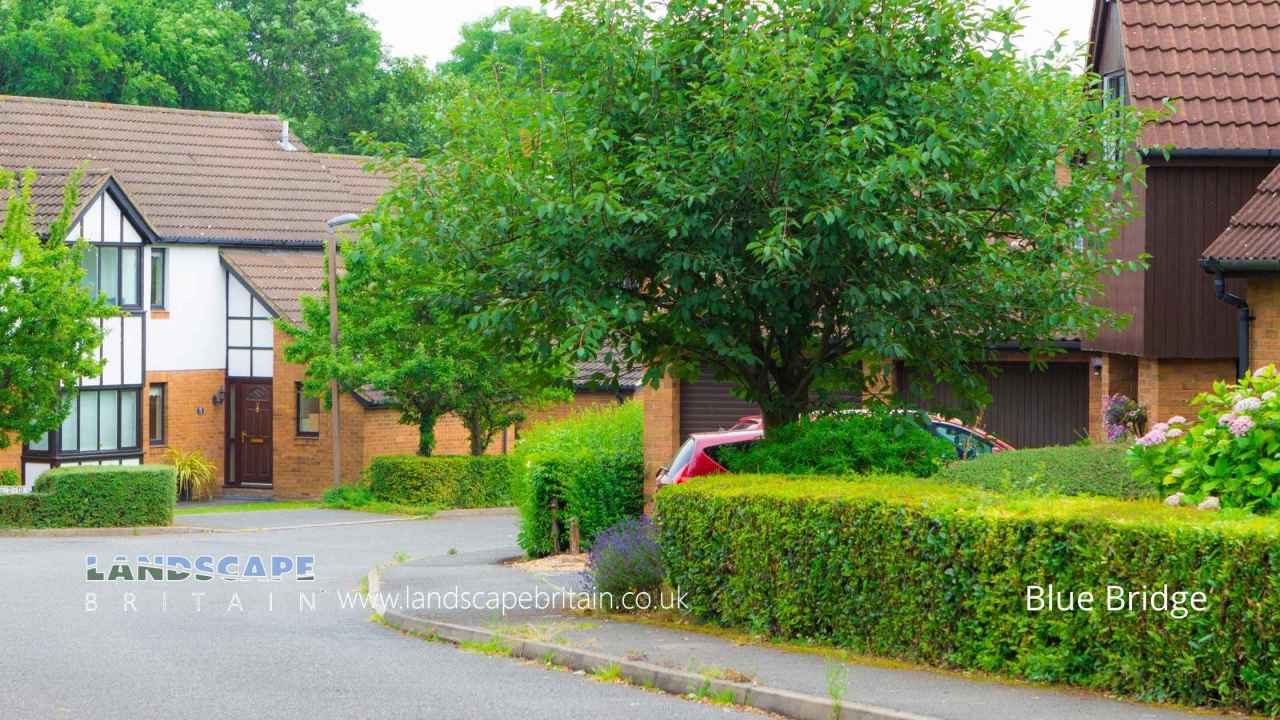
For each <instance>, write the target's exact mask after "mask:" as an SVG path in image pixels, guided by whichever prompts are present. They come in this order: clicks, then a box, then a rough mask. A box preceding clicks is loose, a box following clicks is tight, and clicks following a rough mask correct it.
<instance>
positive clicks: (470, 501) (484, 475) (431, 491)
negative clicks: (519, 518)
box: [365, 455, 511, 508]
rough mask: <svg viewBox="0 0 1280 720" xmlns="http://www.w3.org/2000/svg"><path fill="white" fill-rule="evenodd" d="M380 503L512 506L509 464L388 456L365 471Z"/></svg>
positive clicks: (501, 459)
mask: <svg viewBox="0 0 1280 720" xmlns="http://www.w3.org/2000/svg"><path fill="white" fill-rule="evenodd" d="M365 478H366V479H367V480H368V482H369V490H370V491H371V492H372V493H373V496H374V497H376V498H377V499H379V500H385V501H387V502H394V503H404V504H407V505H428V504H430V505H437V506H439V507H443V508H474V507H498V506H502V505H509V504H511V463H510V461H509V460H508V459H507V458H506V457H503V456H500V455H499V456H489V455H482V456H476V457H473V456H469V455H460V456H436V457H421V456H418V455H388V456H382V457H375V458H374V459H373V461H372V462H371V463H369V467H368V468H367V469H366V470H365Z"/></svg>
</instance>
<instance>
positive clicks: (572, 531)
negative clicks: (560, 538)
mask: <svg viewBox="0 0 1280 720" xmlns="http://www.w3.org/2000/svg"><path fill="white" fill-rule="evenodd" d="M581 540H582V538H581V537H579V536H578V518H576V517H571V518H569V552H571V553H573V554H574V555H577V554H578V553H580V552H582V548H581Z"/></svg>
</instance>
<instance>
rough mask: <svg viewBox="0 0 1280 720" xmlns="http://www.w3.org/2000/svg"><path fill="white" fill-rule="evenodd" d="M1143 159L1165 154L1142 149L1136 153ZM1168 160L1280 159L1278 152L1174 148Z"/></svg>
mask: <svg viewBox="0 0 1280 720" xmlns="http://www.w3.org/2000/svg"><path fill="white" fill-rule="evenodd" d="M1138 153H1139V154H1140V155H1142V157H1143V158H1159V159H1163V158H1164V157H1165V156H1166V152H1165V151H1164V150H1162V149H1160V148H1143V149H1141V150H1139V151H1138ZM1167 155H1168V157H1169V158H1170V159H1173V158H1232V159H1246V160H1278V159H1280V150H1267V149H1257V150H1241V149H1228V148H1223V149H1195V148H1174V149H1172V150H1169V151H1168V153H1167Z"/></svg>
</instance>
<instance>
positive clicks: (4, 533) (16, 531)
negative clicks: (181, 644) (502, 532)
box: [0, 508, 514, 537]
mask: <svg viewBox="0 0 1280 720" xmlns="http://www.w3.org/2000/svg"><path fill="white" fill-rule="evenodd" d="M484 510H489V508H484ZM512 512H514V511H512ZM445 513H449V514H445ZM462 513H468V511H466V510H447V511H443V512H438V513H435V514H432V515H413V516H409V517H398V518H377V519H374V520H344V521H342V522H329V523H306V524H301V525H278V526H274V527H254V528H217V527H200V526H198V525H169V526H163V525H153V526H142V527H105V528H0V537H122V536H130V535H200V534H227V533H256V532H276V531H279V530H307V529H310V528H325V527H344V526H348V525H381V524H385V523H400V522H414V521H417V520H430V519H432V518H438V517H467V516H468V515H463V514H462ZM469 514H470V515H502V514H505V513H501V512H478V513H469ZM182 517H186V516H183V515H179V516H178V518H182ZM192 517H199V515H194V516H192Z"/></svg>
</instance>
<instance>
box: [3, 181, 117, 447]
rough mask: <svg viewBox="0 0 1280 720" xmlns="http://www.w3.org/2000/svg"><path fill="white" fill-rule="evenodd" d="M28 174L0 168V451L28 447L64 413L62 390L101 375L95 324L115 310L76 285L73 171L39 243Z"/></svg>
mask: <svg viewBox="0 0 1280 720" xmlns="http://www.w3.org/2000/svg"><path fill="white" fill-rule="evenodd" d="M35 179H36V176H35V173H34V172H32V171H31V170H27V171H26V172H25V173H23V175H22V181H21V183H19V182H18V179H17V176H16V175H15V174H14V173H12V172H9V171H7V170H0V187H3V188H4V189H5V192H6V193H7V195H8V199H7V201H6V211H5V216H4V225H3V227H0V448H6V447H9V445H10V444H11V443H12V442H13V441H14V439H15V438H16V439H17V440H18V442H33V441H35V440H38V439H39V438H40V437H41V436H42V435H44V434H45V433H46V432H49V431H51V430H54V429H56V428H57V427H58V426H59V425H60V424H61V423H62V421H63V419H64V418H66V416H67V413H68V412H69V410H70V404H69V403H70V395H69V394H68V393H67V390H68V389H69V388H74V387H75V386H76V385H77V384H78V382H79V380H80V378H83V377H93V376H95V375H97V374H98V373H100V372H102V363H101V361H99V360H98V359H97V350H98V346H99V345H101V343H102V331H101V329H100V327H99V322H98V321H99V320H102V319H105V318H110V317H115V316H116V315H118V314H119V311H118V310H117V309H115V308H113V307H112V306H111V305H109V304H108V303H107V302H106V300H105V299H104V297H103V296H101V295H99V296H96V297H94V296H91V295H90V293H89V292H88V291H87V290H86V289H85V288H84V287H83V286H82V285H81V279H82V278H83V276H84V269H83V268H82V267H81V265H80V259H81V256H82V255H83V253H84V248H85V244H84V242H83V241H80V242H77V243H75V244H73V245H72V244H68V243H67V242H66V237H67V233H68V232H69V229H70V227H71V220H72V217H71V214H72V211H73V209H74V208H75V206H76V200H77V194H78V187H79V179H80V174H79V173H75V174H73V175H72V177H71V179H70V180H69V182H68V183H67V186H66V188H65V189H64V190H63V203H62V210H61V212H60V213H59V214H58V217H57V219H56V220H55V221H54V222H53V223H52V224H51V225H50V226H49V229H48V233H47V236H46V237H45V238H41V237H40V236H39V234H38V233H37V231H36V227H35V221H34V218H35V210H36V208H35V206H34V205H32V203H31V187H32V184H33V183H34V182H35Z"/></svg>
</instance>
